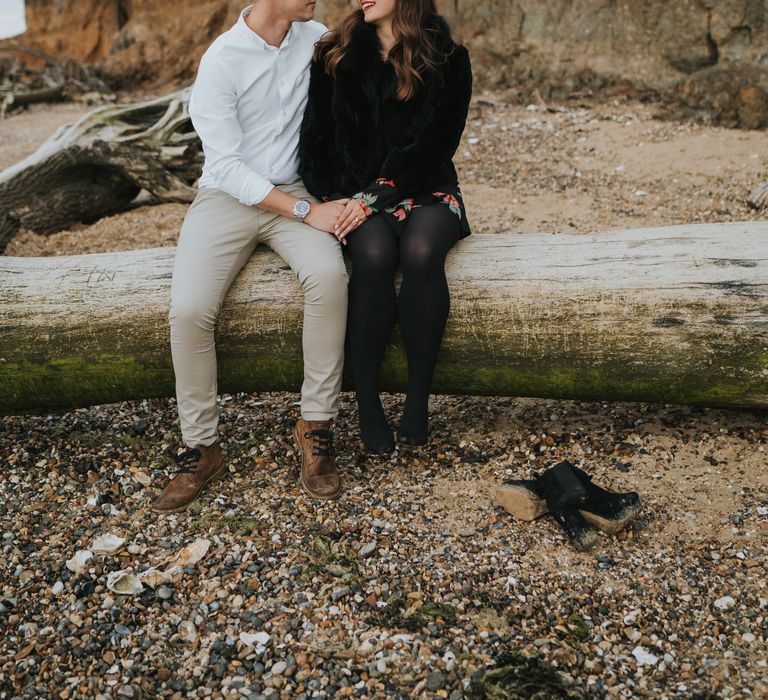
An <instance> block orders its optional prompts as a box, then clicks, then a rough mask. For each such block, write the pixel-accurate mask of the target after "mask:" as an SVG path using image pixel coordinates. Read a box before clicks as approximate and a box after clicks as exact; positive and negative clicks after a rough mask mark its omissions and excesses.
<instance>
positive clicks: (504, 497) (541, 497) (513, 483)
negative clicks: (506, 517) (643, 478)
mask: <svg viewBox="0 0 768 700" xmlns="http://www.w3.org/2000/svg"><path fill="white" fill-rule="evenodd" d="M560 465H565V467H564V468H567V469H569V470H570V471H571V472H573V474H574V476H575V477H576V478H577V479H578V480H579V482H580V483H581V484H582V486H583V487H584V497H583V500H582V502H581V503H580V504H579V506H578V510H579V512H580V513H581V515H582V516H583V517H584V518H585V519H586V520H587V521H588V522H590V523H592V524H593V525H596V526H597V527H599V528H600V529H601V530H603V531H604V532H608V533H611V534H613V533H616V532H618V531H619V530H622V529H623V528H625V527H626V526H627V525H628V524H629V523H630V522H631V521H632V520H634V519H635V518H636V517H637V516H638V515H639V513H640V511H641V510H642V505H643V504H642V501H641V500H640V496H639V495H638V494H637V493H636V492H634V491H629V492H627V493H614V492H612V491H606V490H605V489H603V488H600V487H599V486H597V485H596V484H594V483H593V482H592V478H591V477H590V476H589V475H588V474H587V473H586V472H584V471H583V470H581V469H579V468H578V467H575V466H573V465H572V464H571V463H570V462H569V461H567V460H564V461H563V462H560V463H559V465H556V466H560ZM553 468H554V467H553ZM494 502H495V504H496V505H498V506H501V507H502V508H504V509H505V510H506V511H507V512H509V513H511V514H512V515H514V516H515V517H516V518H517V519H518V520H533V519H535V518H538V517H539V516H541V515H544V514H545V513H546V512H547V511H548V510H549V506H548V505H547V499H546V496H545V493H544V489H543V488H542V484H541V479H540V477H537V478H536V479H508V480H507V481H504V482H502V484H501V486H500V487H499V488H498V489H497V490H496V498H495V501H494Z"/></svg>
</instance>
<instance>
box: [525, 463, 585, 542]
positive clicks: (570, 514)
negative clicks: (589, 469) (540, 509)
mask: <svg viewBox="0 0 768 700" xmlns="http://www.w3.org/2000/svg"><path fill="white" fill-rule="evenodd" d="M537 488H538V489H539V491H540V492H541V493H543V494H544V499H545V501H546V503H547V508H548V509H549V512H550V514H551V515H552V517H553V518H554V519H555V521H556V522H557V524H558V525H559V526H560V527H561V528H562V530H563V532H565V534H566V535H567V536H568V539H569V540H570V541H571V544H572V545H573V546H574V547H575V548H576V549H578V550H579V551H581V552H584V551H586V550H588V549H591V548H592V547H594V546H595V545H596V544H597V540H598V534H597V530H595V528H593V527H592V525H590V524H589V523H588V522H587V521H586V520H585V518H584V516H583V515H582V514H581V513H580V512H579V508H580V507H581V504H582V503H583V502H584V500H585V499H586V496H587V491H586V489H585V487H584V484H582V483H581V480H580V479H579V478H578V476H577V475H576V474H575V473H574V472H573V471H572V470H571V469H570V468H569V466H568V465H567V464H566V463H565V462H560V463H559V464H556V465H555V466H554V467H551V468H550V469H547V470H546V471H545V472H544V473H543V474H541V475H540V476H539V477H538V479H537Z"/></svg>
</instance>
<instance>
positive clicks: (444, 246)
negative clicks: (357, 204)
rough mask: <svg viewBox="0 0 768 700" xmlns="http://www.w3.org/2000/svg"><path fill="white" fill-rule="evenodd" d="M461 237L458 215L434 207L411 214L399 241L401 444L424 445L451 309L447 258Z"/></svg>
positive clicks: (440, 207) (438, 206)
mask: <svg viewBox="0 0 768 700" xmlns="http://www.w3.org/2000/svg"><path fill="white" fill-rule="evenodd" d="M460 237H461V225H460V223H459V220H458V218H457V217H456V215H455V214H453V213H452V212H451V211H450V209H448V207H447V206H446V205H444V204H441V203H435V204H429V205H426V206H421V207H418V208H416V209H414V210H413V211H412V212H411V214H410V216H409V217H408V222H407V224H406V227H405V231H404V232H403V235H402V238H401V239H400V267H401V269H402V272H403V284H402V286H401V288H400V298H399V300H398V312H399V315H398V318H399V323H400V332H401V334H402V336H403V344H404V345H405V353H406V356H407V358H408V393H407V395H406V400H405V411H404V412H403V417H402V420H401V421H400V428H399V430H398V436H399V438H400V439H401V440H402V441H403V442H409V443H412V444H416V445H421V444H424V443H425V442H426V441H427V432H428V430H427V428H428V412H427V408H428V401H429V390H430V387H431V385H432V375H433V373H434V370H435V364H436V362H437V353H438V350H439V349H440V344H441V343H442V340H443V331H444V330H445V323H446V320H447V319H448V310H449V308H450V297H449V293H448V283H447V281H446V279H445V258H446V256H447V255H448V251H449V250H450V249H451V247H452V246H453V245H454V244H455V243H456V241H458V240H459V238H460Z"/></svg>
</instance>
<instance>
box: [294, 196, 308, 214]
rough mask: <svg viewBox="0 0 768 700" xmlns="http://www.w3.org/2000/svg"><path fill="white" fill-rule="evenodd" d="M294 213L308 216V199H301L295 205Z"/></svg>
mask: <svg viewBox="0 0 768 700" xmlns="http://www.w3.org/2000/svg"><path fill="white" fill-rule="evenodd" d="M293 213H294V214H296V216H302V217H303V216H306V215H307V214H309V202H308V201H307V200H306V199H300V200H299V201H298V202H296V204H294V206H293Z"/></svg>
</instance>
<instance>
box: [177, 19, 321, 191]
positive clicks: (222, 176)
mask: <svg viewBox="0 0 768 700" xmlns="http://www.w3.org/2000/svg"><path fill="white" fill-rule="evenodd" d="M250 11H251V6H250V5H249V6H248V7H246V8H245V9H244V10H243V11H242V12H241V13H240V17H239V18H238V20H237V22H236V23H235V24H234V25H233V26H232V27H231V28H230V29H229V30H227V31H226V32H224V33H223V34H222V35H221V36H219V37H218V38H217V39H216V40H215V41H214V42H213V43H212V44H211V45H210V46H209V47H208V50H207V51H206V52H205V53H204V54H203V57H202V59H201V61H200V68H199V69H198V72H197V78H196V79H195V84H194V86H193V87H192V94H191V96H190V100H189V114H190V116H191V118H192V125H193V126H194V127H195V131H197V133H198V135H199V136H200V139H201V140H202V142H203V152H204V154H205V164H204V166H203V173H202V175H201V177H200V181H199V183H198V186H199V187H201V188H202V187H216V188H218V189H220V190H222V191H224V192H226V193H227V194H230V195H232V196H233V197H236V198H237V199H239V200H240V201H241V202H242V203H243V204H246V205H248V206H252V205H255V204H258V203H259V202H261V201H262V200H263V199H264V198H265V197H266V196H267V195H268V194H269V193H270V192H271V191H272V188H273V187H274V186H275V185H281V184H283V185H287V184H291V183H294V182H296V181H298V180H299V174H298V166H299V153H298V151H299V129H300V127H301V120H302V116H303V114H304V107H305V106H306V103H307V90H308V88H309V63H310V61H311V59H312V52H313V50H314V46H315V43H316V42H317V40H318V39H319V38H320V37H321V36H322V35H323V34H324V33H325V32H326V31H327V29H326V28H325V27H324V26H323V25H322V24H320V23H319V22H313V21H309V22H294V23H293V24H292V25H291V27H290V29H289V30H288V33H287V34H286V36H285V39H283V43H282V44H281V45H280V47H279V48H277V47H275V46H271V45H270V44H268V43H267V42H266V41H264V39H262V38H261V37H260V36H259V35H258V34H257V33H256V32H254V31H253V30H252V29H251V28H250V27H249V26H248V25H247V24H246V23H245V18H246V17H247V16H248V14H249V13H250Z"/></svg>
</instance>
